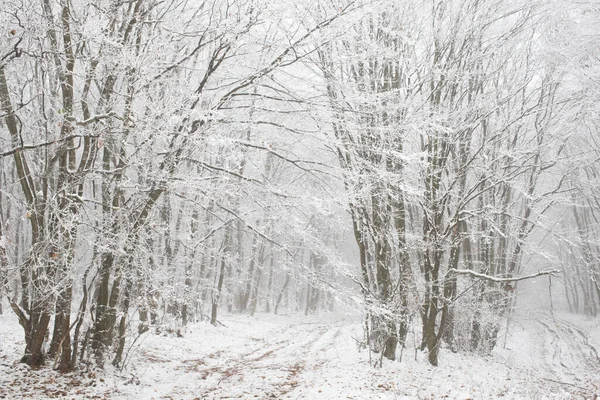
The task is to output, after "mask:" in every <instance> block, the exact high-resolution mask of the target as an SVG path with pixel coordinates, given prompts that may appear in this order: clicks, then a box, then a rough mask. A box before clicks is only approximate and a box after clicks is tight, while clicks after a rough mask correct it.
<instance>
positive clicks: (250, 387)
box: [173, 324, 335, 399]
mask: <svg viewBox="0 0 600 400" xmlns="http://www.w3.org/2000/svg"><path fill="white" fill-rule="evenodd" d="M331 331H332V329H330V328H329V327H327V326H326V325H322V324H295V325H288V326H286V328H284V329H281V330H276V331H275V332H272V333H271V334H270V335H269V338H270V340H269V342H272V344H271V343H265V342H264V341H263V342H262V343H260V344H257V345H256V346H254V348H252V349H249V351H247V352H244V353H243V354H241V355H240V354H237V355H236V354H227V353H226V352H222V353H220V357H221V359H220V360H219V364H218V365H212V366H209V365H206V364H204V365H198V366H197V368H196V370H195V371H190V372H194V373H195V375H196V377H198V375H199V376H200V378H201V379H203V380H205V381H206V383H207V384H206V385H203V386H204V387H203V388H202V389H201V392H202V393H201V396H200V397H199V398H202V399H229V398H240V397H241V398H260V399H279V398H282V397H283V396H284V395H286V394H287V393H289V392H290V391H292V390H293V389H295V388H296V386H298V385H299V381H300V377H301V375H302V372H303V371H304V369H305V368H306V365H305V364H306V361H307V360H309V359H312V358H313V357H312V354H313V353H314V352H315V351H320V350H321V349H322V348H323V347H324V346H327V345H328V344H329V343H330V342H331V341H333V340H334V336H335V335H334V334H332V335H331V338H329V337H328V336H329V335H328V334H329V333H331ZM324 337H325V338H324ZM321 342H322V343H323V344H322V345H319V343H321ZM196 379H197V378H196ZM199 389H200V388H199ZM185 390H186V388H183V387H178V388H174V390H173V392H174V393H176V394H174V396H176V395H181V394H182V392H184V391H185ZM187 390H189V388H187Z"/></svg>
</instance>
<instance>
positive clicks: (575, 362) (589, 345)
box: [499, 312, 600, 398]
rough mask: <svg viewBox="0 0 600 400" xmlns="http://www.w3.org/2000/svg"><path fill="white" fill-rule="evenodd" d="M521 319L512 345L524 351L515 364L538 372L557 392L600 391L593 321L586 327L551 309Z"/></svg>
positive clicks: (598, 344)
mask: <svg viewBox="0 0 600 400" xmlns="http://www.w3.org/2000/svg"><path fill="white" fill-rule="evenodd" d="M519 319H520V320H518V321H516V322H515V324H514V326H513V327H511V328H510V331H511V335H512V336H513V343H512V344H511V347H512V349H513V350H512V351H513V352H515V353H519V352H521V353H523V354H520V355H519V356H518V357H516V358H515V359H513V360H511V361H510V362H511V363H514V365H515V366H519V367H524V368H525V369H526V370H528V371H530V372H531V373H532V374H535V375H537V376H538V377H539V379H541V380H542V381H544V382H546V384H547V385H548V387H550V388H554V390H555V391H558V390H559V389H560V390H566V391H569V392H570V393H572V394H574V395H579V396H581V397H583V398H591V397H592V396H593V395H594V394H597V391H598V390H599V389H600V357H599V351H600V342H598V339H599V338H598V337H597V335H596V334H595V333H596V331H597V328H596V327H594V326H593V323H594V322H593V321H590V326H588V327H586V326H585V324H582V323H581V322H582V321H581V319H580V320H578V324H574V323H573V322H571V321H570V318H569V315H568V314H564V313H555V314H552V313H548V312H533V313H530V314H528V315H527V317H523V316H522V317H521V318H519ZM519 346H522V350H519ZM499 352H502V350H500V349H499Z"/></svg>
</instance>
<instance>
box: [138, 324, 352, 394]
mask: <svg viewBox="0 0 600 400" xmlns="http://www.w3.org/2000/svg"><path fill="white" fill-rule="evenodd" d="M223 322H224V324H225V326H226V328H227V329H223V328H219V327H209V328H207V327H206V326H203V327H201V328H202V329H204V330H206V329H209V330H219V329H221V330H222V331H223V339H222V340H220V341H219V343H210V345H212V346H207V345H208V344H209V343H206V342H205V341H203V336H205V337H211V338H214V337H215V335H202V333H201V332H194V331H192V332H189V333H187V334H185V335H184V336H185V338H180V339H179V340H178V339H176V338H170V340H168V341H164V340H163V341H160V342H158V341H157V342H156V344H154V343H149V344H148V345H145V346H144V349H143V350H141V352H140V354H139V356H137V357H138V360H136V361H135V363H136V364H137V365H144V364H145V365H147V366H148V367H147V368H149V369H151V368H156V366H159V368H161V369H163V370H164V372H165V373H163V374H160V373H156V372H157V371H154V372H150V374H151V375H152V376H153V377H154V379H153V381H154V382H153V385H152V388H147V389H148V390H143V392H142V393H140V394H141V395H143V396H144V398H154V399H157V400H158V399H182V398H186V399H187V398H191V399H196V398H198V399H230V398H236V399H237V398H256V399H281V398H297V395H294V396H292V394H290V393H291V392H292V391H295V390H296V389H297V388H298V387H299V386H305V385H308V386H310V383H311V381H312V380H313V379H315V378H317V377H320V376H322V375H323V373H324V372H325V370H327V369H329V368H331V367H332V366H335V364H336V360H337V359H339V351H338V349H337V348H336V343H337V340H336V339H337V338H338V336H339V335H340V334H341V333H342V332H343V331H344V326H343V324H339V323H335V322H329V323H327V322H297V323H296V322H292V323H289V322H287V323H285V324H274V323H264V324H263V325H262V327H261V328H262V329H261V330H260V331H258V332H257V331H256V329H254V330H253V329H251V328H250V325H249V326H247V327H244V326H241V325H243V324H241V323H240V320H239V318H238V319H237V320H235V321H233V320H232V321H226V320H225V321H223ZM232 325H240V326H236V327H234V328H236V329H231V328H232ZM245 328H250V330H248V329H245ZM252 328H255V326H252ZM346 334H349V332H346ZM192 336H193V338H192ZM211 347H212V348H214V350H215V351H210V348H211ZM207 349H208V352H207ZM140 369H141V371H140V372H141V375H143V374H144V373H145V371H144V370H143V368H140ZM167 372H168V373H167ZM142 379H143V378H142Z"/></svg>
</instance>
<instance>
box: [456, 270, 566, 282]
mask: <svg viewBox="0 0 600 400" xmlns="http://www.w3.org/2000/svg"><path fill="white" fill-rule="evenodd" d="M450 272H454V273H455V274H459V275H471V276H473V277H475V278H481V279H486V280H488V281H492V282H516V281H523V280H526V279H532V278H536V277H538V276H542V275H554V274H558V273H560V272H562V271H559V270H557V269H553V270H548V271H539V272H537V273H535V274H531V275H524V276H516V277H514V278H499V277H497V276H492V275H486V274H482V273H480V272H475V271H471V270H468V269H454V268H452V269H450Z"/></svg>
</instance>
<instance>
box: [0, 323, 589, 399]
mask: <svg viewBox="0 0 600 400" xmlns="http://www.w3.org/2000/svg"><path fill="white" fill-rule="evenodd" d="M221 322H222V323H223V326H219V327H213V326H211V325H209V324H206V323H199V324H195V325H193V326H191V327H190V328H188V329H187V331H186V332H184V334H183V337H176V336H168V337H164V336H159V335H155V334H146V335H145V336H143V338H142V339H141V342H140V343H139V345H140V346H139V348H138V349H137V350H136V351H135V352H134V353H133V355H132V356H131V358H130V363H129V365H128V368H127V369H126V370H125V371H124V372H120V373H119V372H116V371H105V372H97V371H96V372H94V371H78V372H76V373H72V374H67V375H60V374H58V373H55V372H54V371H52V370H51V369H50V368H46V369H42V370H38V371H32V370H29V369H28V368H27V367H26V366H24V365H22V364H18V363H15V360H18V357H19V354H20V352H21V351H22V348H23V343H22V332H21V328H20V327H19V326H18V324H17V323H16V318H15V317H14V316H13V315H11V314H5V315H2V316H0V338H1V342H0V398H7V399H20V398H33V399H47V398H63V399H156V400H158V399H442V398H448V399H495V398H508V399H510V398H516V399H536V398H537V399H545V398H548V399H573V398H594V397H593V396H594V395H595V394H597V395H600V359H599V358H598V351H600V321H599V320H594V321H588V320H585V319H584V318H582V317H580V316H571V315H566V314H560V315H555V317H554V318H553V317H552V316H550V315H549V314H542V313H535V312H530V313H522V314H521V315H520V316H517V317H516V318H515V319H514V320H513V321H512V323H511V324H512V326H511V329H510V330H509V332H510V334H509V335H508V340H507V342H506V346H504V338H503V340H502V343H501V344H500V345H499V346H498V349H497V350H496V352H495V354H494V355H493V356H490V357H480V356H477V355H474V354H460V353H452V352H451V351H450V350H448V349H445V350H444V351H443V352H442V354H441V357H440V367H437V368H432V367H430V366H429V365H428V364H427V362H426V361H425V355H424V354H421V353H418V354H417V355H416V360H415V352H414V350H405V352H404V354H403V358H402V361H401V362H384V363H383V367H382V368H373V367H372V366H370V364H369V355H368V352H367V351H366V350H364V349H363V350H360V351H359V348H358V346H357V341H356V340H355V338H361V337H362V333H361V329H360V325H359V324H358V323H357V321H356V319H351V318H344V317H340V316H332V315H329V316H325V317H323V316H322V317H321V318H316V317H314V318H309V319H306V318H304V317H300V316H289V315H288V316H272V315H260V316H257V317H249V316H240V315H226V316H223V317H222V319H221ZM504 347H505V348H504ZM371 362H374V360H373V359H372V360H371Z"/></svg>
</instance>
